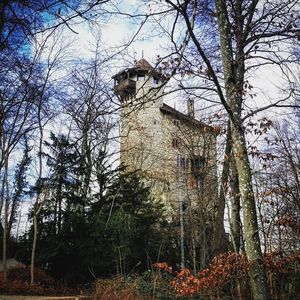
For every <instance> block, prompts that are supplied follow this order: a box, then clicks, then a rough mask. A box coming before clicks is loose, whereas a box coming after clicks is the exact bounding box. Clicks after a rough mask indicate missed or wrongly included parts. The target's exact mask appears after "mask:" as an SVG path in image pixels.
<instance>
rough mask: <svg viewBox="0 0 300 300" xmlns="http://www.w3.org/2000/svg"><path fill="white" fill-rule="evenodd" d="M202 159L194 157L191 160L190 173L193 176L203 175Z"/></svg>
mask: <svg viewBox="0 0 300 300" xmlns="http://www.w3.org/2000/svg"><path fill="white" fill-rule="evenodd" d="M203 167H204V159H203V158H202V157H195V158H193V159H191V173H192V175H193V176H195V177H198V176H201V175H202V173H203Z"/></svg>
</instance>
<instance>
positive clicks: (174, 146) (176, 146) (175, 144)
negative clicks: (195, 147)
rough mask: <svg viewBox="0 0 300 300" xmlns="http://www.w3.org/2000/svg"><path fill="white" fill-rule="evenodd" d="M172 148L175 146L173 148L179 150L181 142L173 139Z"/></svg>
mask: <svg viewBox="0 0 300 300" xmlns="http://www.w3.org/2000/svg"><path fill="white" fill-rule="evenodd" d="M172 146H173V148H178V147H179V140H178V139H173V140H172Z"/></svg>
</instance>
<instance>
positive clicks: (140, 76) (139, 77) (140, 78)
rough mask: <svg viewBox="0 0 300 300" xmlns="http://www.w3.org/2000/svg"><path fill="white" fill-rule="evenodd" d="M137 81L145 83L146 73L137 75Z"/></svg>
mask: <svg viewBox="0 0 300 300" xmlns="http://www.w3.org/2000/svg"><path fill="white" fill-rule="evenodd" d="M137 81H145V74H144V73H138V74H137Z"/></svg>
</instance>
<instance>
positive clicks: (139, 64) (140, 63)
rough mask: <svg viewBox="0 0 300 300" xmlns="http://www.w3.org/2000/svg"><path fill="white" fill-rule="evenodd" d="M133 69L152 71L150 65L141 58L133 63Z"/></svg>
mask: <svg viewBox="0 0 300 300" xmlns="http://www.w3.org/2000/svg"><path fill="white" fill-rule="evenodd" d="M134 67H135V68H137V69H148V70H153V69H154V68H153V67H152V66H151V65H150V63H149V62H148V61H147V60H146V59H144V58H142V59H140V60H138V61H136V62H135V64H134Z"/></svg>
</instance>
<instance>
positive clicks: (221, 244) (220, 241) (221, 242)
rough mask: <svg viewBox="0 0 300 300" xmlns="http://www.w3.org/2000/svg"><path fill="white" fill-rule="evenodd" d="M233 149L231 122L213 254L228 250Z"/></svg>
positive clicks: (228, 127)
mask: <svg viewBox="0 0 300 300" xmlns="http://www.w3.org/2000/svg"><path fill="white" fill-rule="evenodd" d="M231 149H232V141H231V130H230V123H229V122H228V125H227V136H226V146H225V153H224V161H223V170H222V175H221V183H220V185H221V186H220V189H219V191H220V192H219V195H218V203H217V204H216V205H215V220H214V224H213V242H212V255H213V256H216V255H218V254H220V253H223V252H226V251H227V250H228V243H227V238H226V234H225V228H224V211H225V200H226V193H227V186H228V177H229V167H230V155H231Z"/></svg>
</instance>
